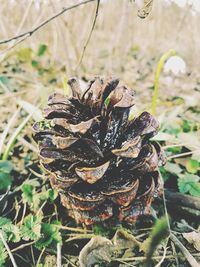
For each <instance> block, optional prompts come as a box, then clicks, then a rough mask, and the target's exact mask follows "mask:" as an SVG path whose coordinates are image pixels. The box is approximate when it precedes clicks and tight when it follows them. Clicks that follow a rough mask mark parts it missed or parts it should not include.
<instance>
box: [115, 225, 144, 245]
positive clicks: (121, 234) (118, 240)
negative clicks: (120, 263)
mask: <svg viewBox="0 0 200 267" xmlns="http://www.w3.org/2000/svg"><path fill="white" fill-rule="evenodd" d="M112 241H113V244H114V246H116V247H117V249H125V248H135V247H139V246H140V242H139V241H137V239H136V238H135V237H134V236H133V235H131V234H129V233H128V232H127V231H125V230H123V229H119V230H117V232H116V233H115V235H114V237H113V239H112Z"/></svg>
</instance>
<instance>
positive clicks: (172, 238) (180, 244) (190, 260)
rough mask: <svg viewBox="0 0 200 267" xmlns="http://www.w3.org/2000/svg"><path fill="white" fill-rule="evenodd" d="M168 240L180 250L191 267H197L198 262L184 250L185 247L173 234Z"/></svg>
mask: <svg viewBox="0 0 200 267" xmlns="http://www.w3.org/2000/svg"><path fill="white" fill-rule="evenodd" d="M170 239H171V240H172V241H173V242H174V244H175V245H176V246H177V247H178V248H179V249H180V250H181V252H182V253H183V255H184V256H185V258H186V259H187V261H188V262H189V264H190V265H191V266H192V267H199V264H198V262H197V261H196V260H195V258H194V257H193V256H192V255H191V254H190V252H189V251H188V250H187V249H186V247H185V246H184V245H183V244H182V243H181V242H180V241H179V240H178V238H177V237H176V236H175V235H174V234H172V233H171V234H170Z"/></svg>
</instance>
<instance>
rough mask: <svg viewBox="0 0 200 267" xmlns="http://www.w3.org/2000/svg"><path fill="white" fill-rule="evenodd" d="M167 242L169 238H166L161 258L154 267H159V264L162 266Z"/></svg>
mask: <svg viewBox="0 0 200 267" xmlns="http://www.w3.org/2000/svg"><path fill="white" fill-rule="evenodd" d="M168 240H169V237H168V238H167V240H166V244H165V247H164V252H163V256H162V258H161V260H160V261H159V262H158V263H157V264H156V265H155V267H160V266H161V264H162V263H163V262H164V260H165V257H166V253H167V243H168Z"/></svg>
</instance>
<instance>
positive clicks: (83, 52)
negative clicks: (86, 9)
mask: <svg viewBox="0 0 200 267" xmlns="http://www.w3.org/2000/svg"><path fill="white" fill-rule="evenodd" d="M99 4H100V0H97V6H96V11H95V17H94V21H93V24H92V28H91V30H90V33H89V35H88V38H87V40H86V43H85V45H84V47H83V51H82V53H81V56H80V58H79V61H78V64H77V66H76V69H77V68H78V67H79V66H80V65H81V63H82V60H83V57H84V54H85V50H86V48H87V46H88V43H89V41H90V39H91V36H92V33H93V31H94V28H95V25H96V21H97V17H98V13H99Z"/></svg>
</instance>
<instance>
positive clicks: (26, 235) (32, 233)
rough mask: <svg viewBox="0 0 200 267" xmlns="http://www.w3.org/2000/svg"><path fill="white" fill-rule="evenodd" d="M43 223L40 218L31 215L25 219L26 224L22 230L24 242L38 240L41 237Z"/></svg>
mask: <svg viewBox="0 0 200 267" xmlns="http://www.w3.org/2000/svg"><path fill="white" fill-rule="evenodd" d="M41 221H42V218H41V217H40V216H38V215H37V216H35V215H32V214H29V215H28V216H27V217H26V218H25V219H24V224H23V226H22V228H21V231H22V238H23V239H24V240H26V241H27V240H38V239H39V238H40V236H41Z"/></svg>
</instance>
